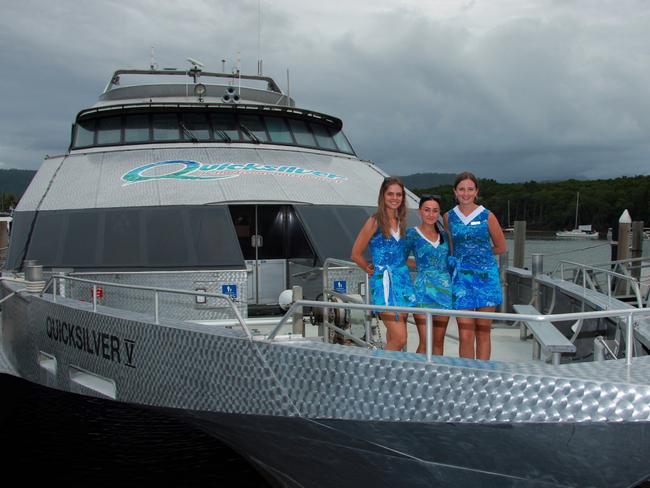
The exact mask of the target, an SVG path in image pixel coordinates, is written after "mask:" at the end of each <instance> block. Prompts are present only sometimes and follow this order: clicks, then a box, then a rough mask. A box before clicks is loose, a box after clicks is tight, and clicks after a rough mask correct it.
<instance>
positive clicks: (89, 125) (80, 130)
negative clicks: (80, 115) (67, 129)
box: [74, 120, 95, 147]
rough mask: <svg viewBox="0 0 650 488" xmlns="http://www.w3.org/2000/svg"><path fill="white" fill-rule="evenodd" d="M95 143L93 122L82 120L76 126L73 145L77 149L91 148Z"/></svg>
mask: <svg viewBox="0 0 650 488" xmlns="http://www.w3.org/2000/svg"><path fill="white" fill-rule="evenodd" d="M94 143H95V121H94V120H84V121H82V122H79V123H78V124H77V129H76V132H75V140H74V145H75V146H77V147H84V146H92V145H93V144H94Z"/></svg>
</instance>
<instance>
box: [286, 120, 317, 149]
mask: <svg viewBox="0 0 650 488" xmlns="http://www.w3.org/2000/svg"><path fill="white" fill-rule="evenodd" d="M289 125H290V126H291V131H292V132H293V135H294V136H295V138H296V141H297V142H298V144H299V145H301V146H312V147H314V146H316V139H314V134H312V133H311V131H310V130H309V127H307V124H306V123H305V122H303V121H302V120H294V119H289Z"/></svg>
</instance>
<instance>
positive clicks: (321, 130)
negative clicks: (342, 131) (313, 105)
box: [311, 124, 336, 150]
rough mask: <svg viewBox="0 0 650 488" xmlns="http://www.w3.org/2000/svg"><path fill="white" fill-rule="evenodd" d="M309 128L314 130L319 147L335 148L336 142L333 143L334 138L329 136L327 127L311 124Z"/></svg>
mask: <svg viewBox="0 0 650 488" xmlns="http://www.w3.org/2000/svg"><path fill="white" fill-rule="evenodd" d="M311 128H312V130H313V131H314V135H315V136H316V142H318V146H319V147H323V148H325V149H333V150H336V144H334V139H332V136H330V133H329V131H328V130H327V127H325V126H324V125H320V124H311Z"/></svg>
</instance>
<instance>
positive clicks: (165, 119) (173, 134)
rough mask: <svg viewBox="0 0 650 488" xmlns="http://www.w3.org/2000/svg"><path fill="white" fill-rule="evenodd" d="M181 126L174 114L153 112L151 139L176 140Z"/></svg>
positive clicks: (178, 137)
mask: <svg viewBox="0 0 650 488" xmlns="http://www.w3.org/2000/svg"><path fill="white" fill-rule="evenodd" d="M180 130H181V127H180V125H179V123H178V117H177V116H176V114H154V116H153V139H154V141H178V140H179V139H180Z"/></svg>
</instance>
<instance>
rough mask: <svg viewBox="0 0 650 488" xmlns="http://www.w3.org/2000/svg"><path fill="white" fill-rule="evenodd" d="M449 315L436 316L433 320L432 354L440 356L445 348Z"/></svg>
mask: <svg viewBox="0 0 650 488" xmlns="http://www.w3.org/2000/svg"><path fill="white" fill-rule="evenodd" d="M448 323H449V317H443V316H436V317H434V322H433V354H435V355H437V356H442V355H443V354H444V349H445V334H447V324H448Z"/></svg>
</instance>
